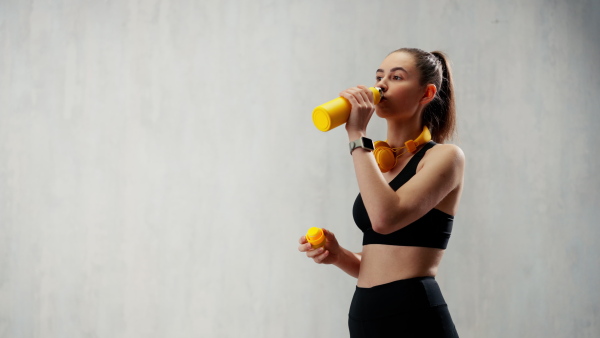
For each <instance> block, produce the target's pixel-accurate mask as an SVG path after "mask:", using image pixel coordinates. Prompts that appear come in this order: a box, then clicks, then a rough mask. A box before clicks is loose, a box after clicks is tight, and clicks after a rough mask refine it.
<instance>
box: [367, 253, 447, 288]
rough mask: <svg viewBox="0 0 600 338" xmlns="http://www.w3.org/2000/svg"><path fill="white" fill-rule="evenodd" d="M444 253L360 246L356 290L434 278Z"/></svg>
mask: <svg viewBox="0 0 600 338" xmlns="http://www.w3.org/2000/svg"><path fill="white" fill-rule="evenodd" d="M443 255H444V250H442V249H435V248H423V247H414V246H395V245H383V244H369V245H365V246H363V251H362V258H361V262H360V272H359V274H358V282H357V286H359V287H362V288H370V287H373V286H376V285H381V284H386V283H390V282H393V281H397V280H400V279H408V278H413V277H425V276H432V277H435V275H436V274H437V269H438V266H439V264H440V261H441V260H442V256H443Z"/></svg>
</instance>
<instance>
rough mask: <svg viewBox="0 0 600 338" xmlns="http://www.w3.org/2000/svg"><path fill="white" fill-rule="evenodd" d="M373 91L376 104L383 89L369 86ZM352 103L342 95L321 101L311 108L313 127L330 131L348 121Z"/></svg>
mask: <svg viewBox="0 0 600 338" xmlns="http://www.w3.org/2000/svg"><path fill="white" fill-rule="evenodd" d="M369 89H370V90H371V91H372V92H373V102H374V103H375V104H378V103H379V101H380V100H381V97H382V96H383V90H382V89H381V88H379V87H371V88H369ZM351 109H352V105H351V104H350V102H348V100H346V99H345V98H343V97H338V98H337V99H333V100H331V101H329V102H326V103H323V104H322V105H320V106H318V107H317V108H315V109H314V110H313V113H312V119H313V123H314V124H315V127H317V129H319V130H320V131H330V130H331V129H333V128H336V127H339V126H341V125H342V124H344V123H346V122H347V121H348V118H349V117H350V110H351Z"/></svg>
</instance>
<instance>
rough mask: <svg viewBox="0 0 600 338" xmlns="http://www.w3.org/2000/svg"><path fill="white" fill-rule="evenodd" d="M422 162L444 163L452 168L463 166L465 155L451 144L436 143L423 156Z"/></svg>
mask: <svg viewBox="0 0 600 338" xmlns="http://www.w3.org/2000/svg"><path fill="white" fill-rule="evenodd" d="M423 161H424V162H436V163H440V162H441V163H446V164H450V165H452V166H461V167H462V166H463V165H464V163H465V153H464V152H463V151H462V149H460V147H459V146H457V145H455V144H451V143H446V144H445V143H438V144H436V145H435V146H434V147H432V148H430V149H429V150H428V151H427V152H426V153H425V156H423Z"/></svg>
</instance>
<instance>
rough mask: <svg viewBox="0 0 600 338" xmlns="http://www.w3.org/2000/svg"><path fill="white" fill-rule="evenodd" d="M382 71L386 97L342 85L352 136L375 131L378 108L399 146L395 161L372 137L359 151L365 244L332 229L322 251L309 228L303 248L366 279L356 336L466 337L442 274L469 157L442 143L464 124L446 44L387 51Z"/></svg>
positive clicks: (358, 213) (355, 305)
mask: <svg viewBox="0 0 600 338" xmlns="http://www.w3.org/2000/svg"><path fill="white" fill-rule="evenodd" d="M376 79H377V83H376V86H377V87H380V88H381V89H382V90H383V93H384V95H383V99H382V100H381V102H379V103H378V104H377V105H375V104H374V103H373V93H372V92H371V91H370V90H369V89H368V88H367V87H364V86H358V87H354V88H350V89H347V90H345V91H343V92H342V93H341V94H340V96H342V97H344V98H346V99H347V100H348V101H349V102H350V103H351V104H352V111H351V113H350V118H349V120H348V122H347V123H346V131H347V132H348V139H349V141H351V142H352V141H356V140H360V139H361V138H363V137H365V136H366V129H367V124H368V123H369V120H370V119H371V116H372V114H373V112H374V111H376V112H377V115H378V116H379V117H381V118H384V119H386V121H387V126H388V129H387V144H388V145H389V146H390V148H394V149H393V150H394V155H392V158H394V157H395V162H396V163H395V165H394V163H392V166H391V169H390V168H383V169H382V166H381V164H379V163H378V162H377V161H376V159H375V156H373V154H372V153H371V149H368V148H369V146H368V142H367V141H368V140H364V139H363V140H364V143H363V145H365V146H364V147H356V146H354V149H353V150H352V152H351V156H352V158H353V162H354V168H355V171H356V178H357V181H358V186H359V190H360V194H359V195H358V197H357V199H356V202H355V204H354V208H353V215H354V220H355V222H356V224H357V225H358V227H359V228H360V229H361V230H362V231H363V233H364V237H363V251H362V252H360V253H352V252H350V251H348V250H346V249H344V248H343V247H341V246H340V245H339V243H338V242H337V240H336V238H335V235H334V234H333V233H332V232H330V231H327V230H325V229H324V232H325V235H326V238H327V241H326V245H325V247H324V248H319V249H316V250H313V249H312V248H311V245H310V244H309V243H307V241H306V239H305V238H304V237H301V238H300V247H299V250H300V251H301V252H306V255H307V256H308V257H309V258H312V259H313V260H314V261H315V262H316V263H323V264H333V265H335V266H337V267H339V268H340V269H342V270H343V271H345V272H346V273H348V274H349V275H351V276H353V277H356V278H358V282H357V286H356V291H355V293H354V297H353V298H352V304H351V306H350V313H349V320H348V322H349V328H350V336H351V337H353V338H355V337H458V334H457V332H456V329H455V327H454V324H453V322H452V319H451V317H450V313H449V312H448V307H447V305H446V303H445V301H444V298H443V297H442V294H441V292H440V289H439V286H438V284H437V283H436V281H435V276H436V274H437V270H438V266H439V264H440V261H441V260H442V256H443V254H444V250H445V249H446V246H447V243H448V239H449V237H450V232H451V230H452V222H453V219H454V216H453V215H455V214H456V211H457V209H458V204H459V200H460V195H461V192H462V187H463V173H464V163H465V160H464V154H463V152H462V151H461V149H460V148H459V147H457V146H455V145H451V144H442V143H443V142H444V141H445V140H446V139H447V138H449V137H450V136H452V134H453V132H454V123H455V109H454V95H453V85H452V77H451V73H450V68H449V66H448V62H447V59H446V57H445V55H444V54H442V53H441V52H432V53H428V52H425V51H422V50H419V49H414V48H403V49H399V50H396V51H394V52H392V53H390V54H389V55H388V56H387V57H386V58H385V59H384V60H383V62H382V63H381V66H380V67H379V69H377V72H376ZM425 127H426V128H425ZM428 130H429V131H430V132H431V138H432V140H433V141H429V142H421V144H416V149H410V150H413V151H407V149H406V148H407V147H408V148H410V145H407V146H403V145H405V142H407V141H409V140H415V139H420V140H422V139H423V138H425V141H427V136H428V134H427V131H428ZM419 136H420V137H419ZM355 143H358V142H352V143H351V145H352V144H355ZM413 145H415V144H414V143H413ZM351 148H352V146H351ZM388 150H389V149H388ZM388 167H389V166H388ZM384 171H385V172H384Z"/></svg>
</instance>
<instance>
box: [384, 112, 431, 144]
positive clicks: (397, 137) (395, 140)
mask: <svg viewBox="0 0 600 338" xmlns="http://www.w3.org/2000/svg"><path fill="white" fill-rule="evenodd" d="M416 117H417V118H411V119H409V120H391V119H388V120H387V129H388V130H387V143H388V144H389V145H390V146H391V147H393V148H399V147H402V146H404V142H406V141H408V140H414V139H416V138H417V137H419V135H420V134H421V132H422V131H423V123H422V121H421V119H420V118H419V117H420V115H418V114H417V116H416Z"/></svg>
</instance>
